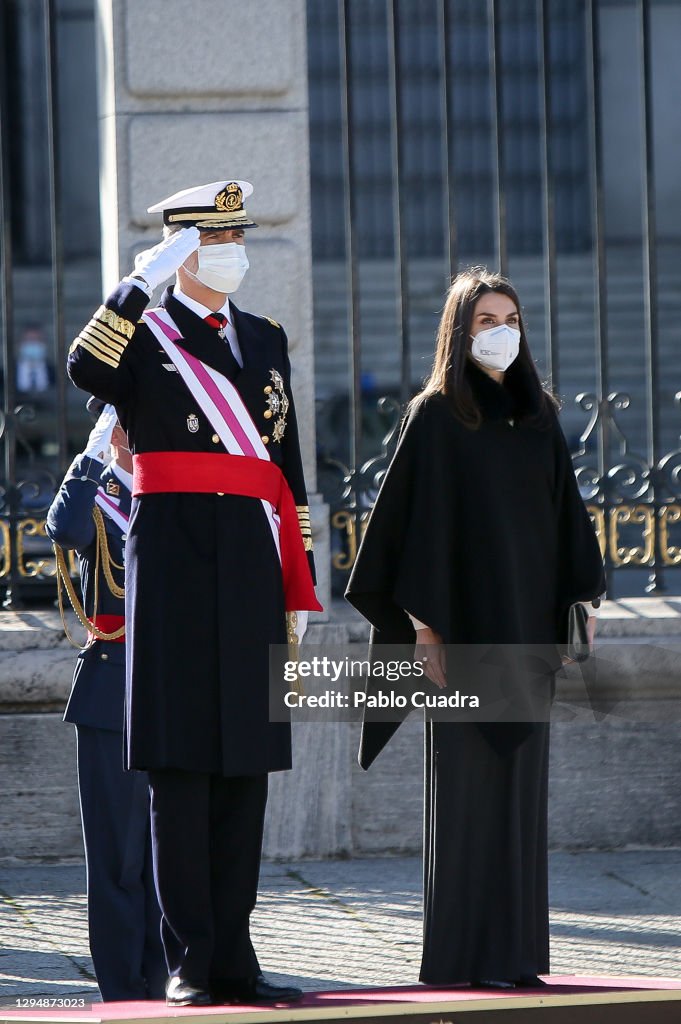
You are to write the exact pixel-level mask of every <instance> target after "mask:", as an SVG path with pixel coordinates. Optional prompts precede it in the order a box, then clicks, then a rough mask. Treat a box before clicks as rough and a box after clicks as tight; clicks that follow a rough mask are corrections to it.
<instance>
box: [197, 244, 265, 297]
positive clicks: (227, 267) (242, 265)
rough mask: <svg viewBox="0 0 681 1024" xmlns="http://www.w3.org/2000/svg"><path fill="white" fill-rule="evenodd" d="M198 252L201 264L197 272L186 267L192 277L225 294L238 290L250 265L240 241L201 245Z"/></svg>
mask: <svg viewBox="0 0 681 1024" xmlns="http://www.w3.org/2000/svg"><path fill="white" fill-rule="evenodd" d="M197 254H198V258H199V266H198V270H197V271H196V273H195V274H192V272H191V270H187V268H186V267H185V268H184V269H185V270H186V271H187V273H188V274H189V276H190V277H193V278H194V279H195V280H197V281H200V282H201V284H205V285H206V287H207V288H213V289H214V290H215V291H216V292H223V294H225V295H231V293H232V292H235V291H236V290H237V288H238V287H239V285H240V284H241V282H242V281H243V279H244V274H245V273H246V271H247V270H248V266H249V264H248V256H247V255H246V248H245V246H243V245H239V243H238V242H223V243H221V244H220V245H200V246H199V248H198V249H197Z"/></svg>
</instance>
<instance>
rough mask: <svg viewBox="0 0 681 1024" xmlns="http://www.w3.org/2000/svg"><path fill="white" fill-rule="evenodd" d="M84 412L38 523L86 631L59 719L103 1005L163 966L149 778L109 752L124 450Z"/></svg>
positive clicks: (112, 420) (96, 404)
mask: <svg viewBox="0 0 681 1024" xmlns="http://www.w3.org/2000/svg"><path fill="white" fill-rule="evenodd" d="M88 409H89V410H90V411H91V412H92V413H93V415H95V418H96V420H97V422H96V424H95V426H94V428H93V430H92V433H91V434H90V437H89V438H88V442H87V445H86V446H85V449H84V451H83V452H82V453H81V454H80V455H78V456H77V457H76V458H75V459H74V461H73V463H72V465H71V467H70V469H69V471H68V473H67V474H66V476H65V477H64V480H63V482H62V485H61V487H60V488H59V491H58V492H57V495H56V497H55V499H54V501H53V502H52V505H51V506H50V509H49V511H48V513H47V524H46V530H47V534H48V536H49V537H50V538H51V539H52V540H53V541H54V542H55V551H56V553H57V560H58V563H59V566H60V568H61V569H62V570H63V572H64V577H65V579H64V582H65V583H66V584H68V587H69V592H70V596H71V599H72V602H73V605H74V608H75V609H76V611H77V614H78V616H79V618H80V620H81V622H82V624H83V625H84V626H85V627H86V628H87V630H88V634H89V635H88V643H87V646H86V647H85V648H84V650H82V651H81V652H80V654H79V655H78V661H77V664H76V671H75V673H74V677H73V687H72V689H71V695H70V697H69V701H68V704H67V706H66V712H65V714H64V720H65V721H67V722H72V723H73V724H74V725H75V727H76V737H77V749H78V791H79V796H80V812H81V821H82V826H83V841H84V845H85V860H86V865H87V907H88V931H89V939H90V952H91V954H92V962H93V964H94V968H95V974H96V976H97V984H98V985H99V989H100V992H101V994H102V999H104V1000H105V1001H106V1002H108V1001H110V1000H125V1001H132V1000H138V999H159V998H161V997H162V996H163V990H164V985H165V981H166V977H167V974H166V969H165V963H164V958H163V947H162V946H161V934H160V924H161V911H160V909H159V906H158V900H157V898H156V889H155V886H154V872H153V865H152V858H151V831H150V816H149V784H148V779H147V776H146V774H145V773H144V772H126V771H124V770H123V763H122V758H121V750H122V746H123V704H124V697H125V619H124V600H123V583H124V580H123V575H124V572H123V562H124V547H125V537H126V534H127V519H128V516H129V513H130V500H131V498H130V490H131V487H132V457H131V455H130V452H129V451H128V442H127V439H126V437H125V434H124V432H123V430H122V429H121V427H120V424H119V423H118V422H117V419H116V411H115V409H114V408H113V407H112V406H106V407H105V406H104V403H103V402H100V401H99V400H98V399H96V398H91V399H90V401H89V402H88ZM109 452H110V454H111V461H110V462H109V464H108V465H107V466H105V465H104V457H105V456H107V455H108V454H109ZM63 549H73V550H75V551H76V552H77V554H78V561H79V565H80V577H81V586H82V594H83V600H82V603H81V601H80V599H79V598H78V597H77V595H76V593H75V591H74V590H73V589H72V585H71V584H70V580H69V579H68V569H67V567H66V564H65V561H64V556H63Z"/></svg>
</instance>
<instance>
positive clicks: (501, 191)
mask: <svg viewBox="0 0 681 1024" xmlns="http://www.w3.org/2000/svg"><path fill="white" fill-rule="evenodd" d="M499 23H500V19H499V0H487V24H488V35H489V73H490V106H491V128H492V146H493V154H492V162H493V172H492V173H493V193H494V196H493V198H494V204H495V206H496V216H495V226H494V230H495V248H496V257H497V266H498V268H499V272H500V273H502V274H506V273H507V272H508V246H507V242H506V191H505V186H504V149H503V130H502V129H503V125H502V124H501V115H502V107H501V68H500V53H501V50H500V42H501V40H500V32H499Z"/></svg>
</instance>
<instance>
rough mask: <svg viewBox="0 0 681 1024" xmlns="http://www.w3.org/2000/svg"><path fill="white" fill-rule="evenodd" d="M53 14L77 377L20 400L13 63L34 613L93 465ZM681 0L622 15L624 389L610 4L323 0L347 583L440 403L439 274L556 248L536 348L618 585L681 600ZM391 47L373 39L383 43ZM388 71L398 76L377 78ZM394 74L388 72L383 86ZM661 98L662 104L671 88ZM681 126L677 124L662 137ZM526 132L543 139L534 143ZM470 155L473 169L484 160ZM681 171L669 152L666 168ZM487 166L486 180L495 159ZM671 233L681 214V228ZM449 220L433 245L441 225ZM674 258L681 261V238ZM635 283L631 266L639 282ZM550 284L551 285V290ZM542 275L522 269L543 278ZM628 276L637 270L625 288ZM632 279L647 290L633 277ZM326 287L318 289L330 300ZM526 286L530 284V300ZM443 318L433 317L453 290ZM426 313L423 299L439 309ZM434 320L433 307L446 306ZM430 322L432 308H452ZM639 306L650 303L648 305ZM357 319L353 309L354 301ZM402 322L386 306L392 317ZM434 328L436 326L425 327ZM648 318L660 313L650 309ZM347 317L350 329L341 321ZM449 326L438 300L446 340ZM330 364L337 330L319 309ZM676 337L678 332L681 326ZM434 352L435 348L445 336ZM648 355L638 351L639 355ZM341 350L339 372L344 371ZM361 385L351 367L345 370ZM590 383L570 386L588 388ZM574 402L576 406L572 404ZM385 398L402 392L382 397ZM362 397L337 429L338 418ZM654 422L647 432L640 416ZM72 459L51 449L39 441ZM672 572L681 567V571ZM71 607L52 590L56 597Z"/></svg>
mask: <svg viewBox="0 0 681 1024" xmlns="http://www.w3.org/2000/svg"><path fill="white" fill-rule="evenodd" d="M32 3H33V4H34V6H35V7H36V9H39V10H40V12H41V16H42V26H43V28H42V32H43V51H44V62H45V69H46V70H45V76H44V80H45V90H44V92H45V96H44V102H45V110H46V112H47V114H46V119H45V123H46V134H47V139H46V148H45V152H46V154H48V163H47V179H46V180H47V185H46V188H45V190H44V192H43V193H42V194H41V196H40V202H41V206H42V209H43V210H44V212H45V215H46V217H47V218H48V220H49V226H50V230H49V239H50V268H51V276H50V279H51V287H52V313H51V319H52V322H53V324H54V329H53V331H52V332H51V338H52V339H53V340H52V348H53V363H54V366H55V367H56V368H57V372H56V374H55V379H54V382H52V383H51V385H50V388H49V390H48V391H47V392H46V393H44V394H43V395H41V396H36V395H35V394H31V392H30V389H29V390H28V391H25V390H23V389H22V388H20V387H19V386H18V380H17V373H18V366H17V350H18V346H17V342H18V338H17V324H16V316H15V309H14V305H15V303H14V285H15V278H16V274H15V270H16V265H15V260H14V259H13V236H12V229H11V225H12V223H14V225H15V229H16V224H17V220H18V219H19V221H20V218H18V217H17V210H16V202H13V199H14V198H15V197H16V195H17V189H16V187H15V186H16V176H17V173H19V172H18V171H17V168H16V167H15V166H13V162H12V159H11V156H12V142H13V139H15V138H16V136H17V132H18V131H20V126H18V125H17V124H16V120H15V119H16V112H15V110H14V105H13V102H12V93H11V89H12V82H11V72H12V66H11V61H9V60H7V59H4V60H3V62H2V67H0V217H1V227H0V333H1V338H0V355H1V357H2V364H1V366H0V371H1V372H2V390H3V403H2V410H1V411H0V445H1V455H2V468H1V471H0V584H1V585H4V588H5V591H6V596H5V605H6V606H9V607H16V606H17V605H18V604H19V603H20V601H21V600H22V597H25V596H26V595H28V594H30V593H32V592H34V590H35V589H38V588H39V586H40V583H41V581H46V580H47V581H48V582H49V580H50V577H51V576H52V575H53V573H54V568H53V564H52V562H51V558H50V555H49V547H48V545H47V542H46V538H45V537H44V514H45V511H46V509H47V507H48V505H49V502H50V500H51V497H52V494H53V493H54V490H55V488H56V485H57V482H58V480H59V479H60V476H61V474H62V473H63V471H64V469H65V467H66V465H67V463H68V461H69V457H70V454H71V452H70V438H69V428H70V419H69V410H68V408H67V401H66V394H65V388H66V380H65V377H64V374H63V372H62V369H61V368H62V367H63V365H64V347H65V344H64V289H63V277H64V260H63V254H62V235H61V221H60V216H59V199H58V197H59V195H60V188H59V185H60V160H59V156H60V149H59V132H58V115H59V108H58V103H57V90H56V85H55V83H56V67H57V65H56V53H55V50H56V46H55V25H56V17H55V3H54V0H32ZM665 7H668V8H669V9H670V10H672V9H674V7H675V5H674V4H670V3H667V2H666V0H621V2H620V3H619V4H618V8H617V9H618V10H619V9H622V10H625V9H626V12H627V17H628V18H629V23H628V24H629V27H630V28H631V29H632V31H633V35H632V39H634V40H635V47H636V52H635V61H634V63H633V64H632V65H631V67H630V68H629V72H630V76H631V77H635V78H636V80H637V82H638V87H637V88H638V126H637V130H636V131H635V130H634V129H635V128H636V126H635V125H634V124H633V122H632V139H633V137H634V136H636V142H635V144H634V142H633V141H632V148H631V158H632V159H635V160H637V161H638V165H639V169H640V178H641V182H642V187H641V192H640V196H639V207H640V210H639V213H640V220H641V231H640V233H639V235H638V237H637V238H636V239H634V240H632V241H631V242H630V245H629V250H628V252H630V253H633V254H634V255H635V258H636V263H637V268H638V269H637V275H636V281H635V283H634V285H633V286H632V288H631V289H629V290H630V292H631V293H632V294H633V293H635V299H636V303H637V304H638V305H640V317H639V320H640V322H639V320H637V322H636V332H637V338H638V341H637V344H638V347H637V349H636V353H635V356H636V360H637V362H636V365H637V367H639V377H640V380H639V381H638V382H633V383H632V386H631V387H623V386H622V384H621V378H622V375H621V372H620V366H619V364H618V361H617V359H618V351H619V350H618V346H617V344H616V343H619V337H620V334H621V331H622V326H621V323H620V321H619V320H616V318H615V314H617V309H613V298H612V286H613V280H614V276H615V275H614V272H613V270H612V265H613V264H615V263H617V260H618V259H619V256H618V252H617V251H616V249H615V248H614V247H613V245H612V240H611V238H610V234H609V226H608V224H607V223H606V220H607V218H606V215H605V198H604V197H606V196H607V191H608V187H609V182H608V180H607V174H606V168H605V166H604V152H603V138H604V126H603V120H604V113H603V89H602V83H601V73H602V54H601V40H600V38H599V37H600V31H601V21H602V18H603V14H604V11H607V9H609V8H610V9H614V8H613V5H612V4H610V3H609V2H608V0H505V2H504V3H501V2H500V0H309V25H308V32H309V41H310V46H309V53H310V130H311V145H312V152H313V159H312V197H313V238H314V246H315V267H316V270H315V272H316V273H317V274H319V272H320V268H321V269H322V270H323V268H324V266H325V264H326V263H328V262H329V261H332V260H333V259H334V257H336V256H337V267H338V268H340V271H341V277H342V298H341V300H340V301H341V304H340V305H339V307H338V309H340V311H341V316H340V317H339V316H334V317H330V318H327V319H329V320H330V321H331V322H332V324H333V330H334V331H336V332H337V333H336V334H333V335H330V342H331V344H333V345H337V344H338V340H339V338H340V340H345V342H346V348H347V367H346V369H347V380H348V385H347V388H346V389H345V388H343V389H341V393H340V394H336V395H335V396H327V399H326V400H323V401H322V402H321V403H320V404H321V405H322V406H323V407H324V412H323V415H322V416H321V417H320V430H319V435H318V436H319V437H320V453H319V460H318V461H319V478H320V486H321V487H322V489H323V490H324V493H325V495H326V497H327V499H328V500H329V502H330V505H331V525H332V534H333V538H334V540H333V556H332V557H333V567H334V572H335V573H336V577H337V580H338V582H339V585H342V583H343V581H344V579H345V578H346V577H347V572H348V570H349V568H350V567H351V565H352V562H353V560H354V555H355V553H356V549H357V545H358V542H359V539H360V537H361V532H362V529H363V525H364V523H365V522H366V519H367V517H368V514H369V511H370V508H371V505H372V502H373V498H374V496H375V493H376V489H377V487H378V486H379V485H380V479H381V474H382V473H383V472H384V471H385V468H386V467H387V464H388V462H389V458H390V455H391V452H392V447H393V445H394V442H395V437H396V431H397V426H398V422H399V417H400V409H401V407H402V406H403V404H404V402H405V401H406V400H407V399H408V398H409V397H410V396H411V394H413V393H414V391H415V390H416V389H417V388H418V377H419V375H420V374H419V371H420V369H422V366H420V364H419V359H420V358H421V355H422V352H423V349H424V346H425V347H426V348H427V347H428V346H429V345H430V341H429V340H428V338H429V336H428V330H429V329H430V328H427V329H426V331H425V341H424V331H423V323H424V320H423V316H424V314H423V312H422V311H421V312H419V308H418V307H419V297H418V295H416V294H415V285H414V282H415V278H416V277H417V271H418V268H419V265H420V263H422V262H423V260H426V259H428V260H431V261H432V262H433V265H434V266H435V265H436V270H434V272H433V273H434V276H435V278H436V286H435V287H434V292H435V293H436V294H439V295H440V296H442V295H443V293H444V288H445V286H446V281H447V280H448V278H450V277H451V275H452V273H454V272H455V271H456V269H457V268H458V267H459V266H461V265H462V264H464V263H468V262H472V261H473V259H476V260H480V258H481V257H482V259H483V260H485V261H488V262H489V263H490V264H491V265H493V266H494V267H497V268H499V269H500V270H502V272H508V271H509V269H510V271H511V276H512V277H514V279H515V270H516V268H517V267H518V266H520V263H519V262H518V260H519V256H522V258H523V259H529V260H532V258H533V257H536V262H535V264H534V270H533V271H532V274H530V273H529V271H528V272H525V270H523V273H524V274H525V277H526V283H527V282H529V283H530V285H531V286H532V287H536V286H537V282H539V284H540V286H541V302H540V307H541V309H540V319H541V321H542V322H543V326H544V335H545V346H544V348H543V350H542V351H540V352H535V354H536V355H537V356H538V361H539V363H540V367H541V369H542V371H543V372H544V373H545V374H546V376H547V377H549V378H550V379H551V381H552V385H553V387H554V389H555V390H557V391H559V392H563V394H564V410H565V411H564V417H565V419H566V421H568V422H569V424H570V427H571V430H570V432H571V434H572V435H573V436H574V441H573V449H574V460H575V469H576V473H577V477H578V480H579V483H580V486H581V488H582V492H583V494H584V496H585V498H586V500H587V502H588V505H589V507H590V509H591V513H592V515H593V517H594V521H595V523H596V525H597V528H598V531H599V537H600V541H601V546H602V549H603V553H604V557H605V559H606V565H607V569H608V573H609V576H610V580H611V583H612V582H613V581H615V580H616V579H617V578H618V577H621V576H622V575H623V573H622V570H624V569H629V568H635V569H637V570H638V571H639V575H640V576H641V577H642V581H643V582H644V583H645V586H646V589H647V590H648V591H649V592H656V591H664V590H665V588H670V587H671V588H673V589H676V590H678V586H679V584H678V582H677V577H675V576H674V574H673V570H674V568H675V567H676V566H681V444H680V442H679V440H678V436H679V434H681V402H680V401H679V395H678V394H676V390H677V387H678V386H679V385H681V380H680V381H676V380H674V376H673V372H674V371H673V368H674V366H675V365H676V364H675V358H674V359H672V358H670V353H671V354H672V355H673V356H674V357H675V354H676V353H675V349H676V347H677V346H678V342H679V340H680V339H679V337H678V331H677V330H676V327H675V321H674V318H676V321H678V322H681V309H680V308H679V303H678V301H676V304H674V303H675V299H674V296H673V294H672V292H671V291H670V290H669V289H668V291H667V292H665V296H664V301H663V302H661V301H660V279H661V278H660V269H659V267H658V253H659V246H660V238H659V237H658V236H659V232H658V226H657V220H658V219H659V218H658V217H656V214H657V213H658V204H656V181H657V174H658V169H659V154H660V137H661V135H663V134H664V133H663V132H661V131H660V129H659V125H657V121H656V119H657V120H659V118H658V105H659V95H657V94H656V90H655V88H654V87H653V86H654V83H653V68H654V64H655V47H656V46H658V45H659V41H660V27H659V25H658V26H657V28H656V27H655V24H654V18H655V17H656V16H659V12H660V10H661V9H662V8H665ZM13 8H16V3H11V2H10V3H3V4H0V54H1V55H3V57H4V58H6V57H7V55H8V54H11V53H12V52H13V48H14V41H13V39H12V38H11V31H12V25H11V12H12V10H13ZM372 33H373V34H372ZM376 69H378V70H376ZM372 75H373V76H374V78H376V77H378V79H380V81H379V85H378V86H376V85H375V83H374V84H373V85H372ZM658 92H659V90H658ZM656 127H657V129H658V130H657V132H655V131H654V129H655V128H656ZM518 139H521V143H522V144H520V143H519V142H518ZM462 154H463V156H462ZM665 159H666V157H665ZM473 165H474V170H475V173H472V171H471V167H472V166H473ZM667 219H668V218H667ZM422 225H427V230H421V226H422ZM663 226H664V228H665V232H666V234H665V238H664V244H666V245H671V246H672V247H674V246H676V248H673V252H674V253H675V254H678V253H679V252H681V234H680V233H679V231H678V230H676V229H674V231H672V232H671V235H670V233H669V231H668V225H667V224H666V223H665V224H664V225H663ZM582 255H583V256H584V257H585V258H588V261H589V267H590V273H589V278H588V286H589V294H588V296H586V295H584V294H582V295H580V296H579V301H580V302H582V303H584V302H586V301H587V298H588V302H589V304H590V320H591V327H590V331H591V334H590V346H591V347H590V350H589V359H588V364H589V365H588V371H587V370H585V372H584V374H583V375H582V376H581V377H580V378H579V384H578V385H577V386H574V381H575V380H576V377H575V374H574V373H568V372H567V369H566V352H567V351H568V349H569V343H570V342H571V334H570V329H569V326H566V305H569V302H570V301H572V300H571V298H570V296H569V295H567V296H566V294H565V289H564V287H563V279H564V277H565V276H566V274H567V271H566V270H565V267H566V266H569V261H570V260H574V259H577V258H581V256H582ZM381 260H383V261H384V263H383V264H381V265H382V266H384V269H385V266H388V268H389V269H388V276H389V277H390V281H391V284H390V303H391V308H390V311H389V316H388V315H387V314H386V319H389V321H390V328H389V329H390V338H391V344H392V345H393V346H394V347H393V354H392V355H391V358H390V363H391V367H390V371H389V372H383V373H382V374H377V382H376V383H375V385H373V386H372V387H369V386H368V385H367V382H366V380H365V379H364V376H365V373H364V372H363V371H366V370H367V368H368V369H369V370H372V369H373V367H372V366H371V365H370V359H369V353H370V351H372V349H371V346H372V345H373V346H374V349H373V351H377V350H378V348H380V346H381V344H382V340H381V337H380V329H377V328H376V325H375V323H372V322H371V321H370V317H369V316H368V315H367V312H366V308H365V307H366V302H367V299H368V298H370V297H371V296H370V294H369V293H370V292H371V291H372V285H371V281H370V280H369V278H370V275H368V274H367V268H368V267H370V266H378V265H379V264H380V261H381ZM618 273H619V271H618ZM532 275H534V276H532ZM521 276H522V275H521ZM623 280H624V278H623ZM622 287H623V288H624V287H626V282H625V284H624V285H623V286H622ZM323 292H324V288H323V287H317V288H316V293H315V302H316V305H317V307H319V303H320V301H321V300H320V296H321V297H322V298H323ZM521 294H522V288H521ZM429 303H430V305H433V303H432V302H431V301H430V299H429ZM421 305H423V302H421ZM426 305H428V303H426ZM429 308H430V306H429ZM637 309H638V307H637ZM336 312H338V310H336ZM382 315H383V314H382ZM419 316H421V320H420V321H419V320H418V317H419ZM636 316H637V317H638V316H639V313H638V311H637V313H636ZM340 320H344V321H346V322H345V324H344V326H345V328H346V329H345V330H344V331H341V332H340V333H338V323H339V321H340ZM435 320H436V306H435V305H433V310H432V316H431V320H430V321H429V323H430V325H431V327H434V324H435ZM316 329H317V336H318V337H317V341H318V351H319V343H320V340H323V333H324V330H325V328H324V317H320V316H318V317H317V328H316ZM675 331H676V333H675ZM430 337H432V332H431V335H430ZM632 358H633V357H632ZM324 359H325V356H324V353H323V351H320V352H319V354H318V367H321V369H322V370H323V368H324ZM332 375H333V376H334V377H335V379H336V380H337V377H338V374H337V371H336V370H334V371H333V374H332ZM566 382H567V383H566ZM566 388H572V391H571V392H569V393H566ZM381 394H383V396H384V397H383V398H382V399H380V401H379V400H378V398H379V395H381ZM339 402H340V405H341V406H342V408H341V415H340V416H339V417H337V418H336V420H335V428H334V430H333V431H332V436H325V434H324V430H323V429H322V428H323V422H324V418H325V416H326V414H327V413H328V410H329V406H330V405H332V404H333V403H335V405H336V406H338V404H339ZM637 410H640V411H641V412H642V414H643V415H642V416H641V417H640V422H639V421H636V423H638V426H637V425H636V424H634V426H632V423H634V420H633V419H632V416H634V414H636V412H637ZM47 434H49V435H50V444H49V445H47V444H42V446H41V447H42V450H41V451H40V452H39V451H38V447H39V445H38V442H37V440H36V439H37V438H38V437H39V436H40V435H42V436H43V438H44V437H45V436H46V435H47ZM670 570H671V572H670ZM47 592H51V591H46V593H47Z"/></svg>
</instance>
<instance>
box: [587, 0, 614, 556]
mask: <svg viewBox="0 0 681 1024" xmlns="http://www.w3.org/2000/svg"><path fill="white" fill-rule="evenodd" d="M584 14H585V35H586V55H585V56H586V60H585V63H586V88H587V118H588V136H589V171H590V179H591V181H590V186H591V228H592V231H593V234H594V238H593V247H594V257H595V259H594V317H595V321H596V338H595V342H596V397H597V400H598V403H599V407H600V411H601V416H600V427H601V429H600V431H599V434H598V475H599V478H600V480H601V493H602V497H603V501H604V504H605V514H606V523H607V517H608V514H609V500H610V495H609V493H608V492H607V483H606V481H607V476H606V473H607V469H608V468H609V466H608V460H609V457H610V419H609V409H608V404H607V387H608V310H607V276H606V275H607V266H606V255H605V232H604V218H603V156H602V152H601V137H602V133H601V120H602V112H601V96H600V75H599V61H600V52H599V41H598V35H599V33H598V9H597V7H596V3H595V0H585V8H584ZM607 550H608V548H606V552H607ZM608 568H609V557H608V555H607V554H606V572H607V570H608Z"/></svg>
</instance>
